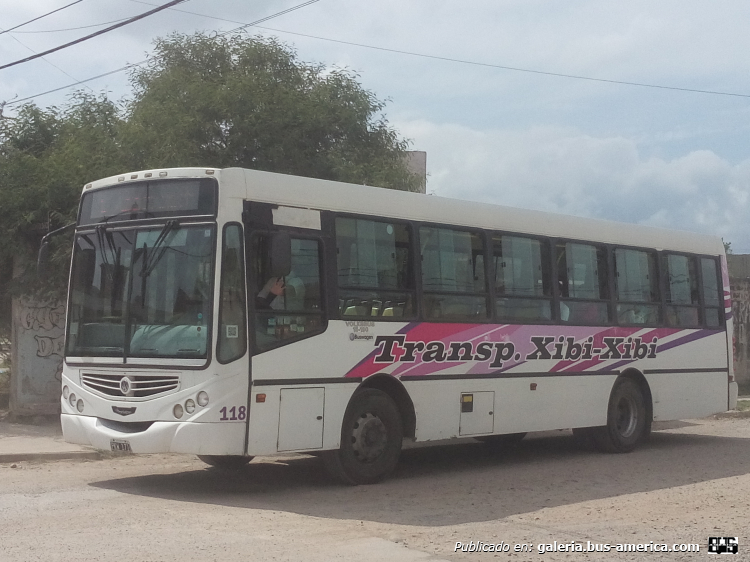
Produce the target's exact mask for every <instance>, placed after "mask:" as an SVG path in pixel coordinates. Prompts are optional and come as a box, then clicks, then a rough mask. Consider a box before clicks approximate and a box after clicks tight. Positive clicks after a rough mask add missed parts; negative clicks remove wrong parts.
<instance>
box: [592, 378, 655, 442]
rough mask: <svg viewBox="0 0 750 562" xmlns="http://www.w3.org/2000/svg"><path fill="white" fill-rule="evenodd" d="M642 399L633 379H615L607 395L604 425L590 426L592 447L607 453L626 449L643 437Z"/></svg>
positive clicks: (645, 426) (644, 405)
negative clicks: (607, 402) (593, 445)
mask: <svg viewBox="0 0 750 562" xmlns="http://www.w3.org/2000/svg"><path fill="white" fill-rule="evenodd" d="M648 425H649V424H648V420H646V401H645V399H644V397H643V393H642V392H641V389H640V388H639V387H638V384H636V382H635V381H633V380H632V379H628V378H622V379H620V380H618V381H616V382H615V386H614V388H613V389H612V393H611V395H610V397H609V407H608V409H607V425H605V426H603V427H596V428H592V433H591V437H592V438H593V441H594V444H595V445H596V447H597V448H598V449H599V450H601V451H604V452H607V453H629V452H630V451H632V450H633V449H635V447H636V445H638V443H639V442H640V441H641V440H642V439H643V438H644V437H645V435H646V433H647V427H648Z"/></svg>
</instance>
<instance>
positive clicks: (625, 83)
mask: <svg viewBox="0 0 750 562" xmlns="http://www.w3.org/2000/svg"><path fill="white" fill-rule="evenodd" d="M131 1H132V2H138V3H140V4H149V3H148V2H143V1H141V0H131ZM317 1H318V0H310V1H309V2H305V3H303V4H300V5H298V6H295V7H292V8H289V9H287V10H284V11H282V12H279V13H277V14H273V15H271V16H268V17H266V18H262V19H260V20H257V21H255V22H251V23H247V24H242V25H241V27H239V28H236V29H234V30H230V31H228V32H225V33H222V34H221V35H226V34H228V33H232V32H234V31H238V30H240V29H244V28H246V27H258V29H263V30H267V31H272V32H274V33H285V34H288V35H295V36H298V37H306V38H308V39H317V40H319V41H328V42H331V43H339V44H343V45H350V46H354V47H361V48H365V49H373V50H378V51H384V52H390V53H395V54H402V55H409V56H414V57H422V58H428V59H433V60H442V61H446V62H454V63H459V64H467V65H473V66H481V67H488V68H496V69H500V70H510V71H514V72H525V73H530V74H539V75H543V76H553V77H557V78H569V79H578V80H587V81H592V82H603V83H607V84H618V85H622V86H633V87H641V88H655V89H663V90H673V91H679V92H687V93H696V94H709V95H717V96H731V97H740V98H750V94H739V93H736V92H723V91H718V90H701V89H697V88H682V87H678V86H664V85H660V84H648V83H644V82H628V81H624V80H611V79H606V78H595V77H590V76H579V75H575V74H564V73H559V72H547V71H542V70H534V69H528V68H521V67H513V66H506V65H499V64H491V63H483V62H477V61H469V60H464V59H457V58H451V57H443V56H438V55H429V54H425V53H416V52H411V51H403V50H399V49H390V48H387V47H378V46H375V45H365V44H363V43H354V42H351V41H343V40H340V39H331V38H329V37H320V36H317V35H310V34H305V33H297V32H294V31H286V30H283V29H274V28H272V27H264V26H261V25H257V24H258V23H262V22H264V21H267V20H269V19H271V18H275V17H278V16H280V15H283V14H286V13H288V12H290V11H292V10H296V9H299V8H302V7H304V6H307V5H309V4H312V3H314V2H317ZM149 5H153V4H149ZM172 10H173V11H176V12H182V13H186V14H191V15H194V16H199V17H204V18H210V19H215V20H219V21H225V22H229V23H237V24H241V23H242V22H238V21H234V20H229V19H225V18H219V17H216V16H211V15H208V14H200V13H197V12H190V11H187V10H181V9H178V8H172ZM145 62H147V61H141V62H137V63H132V64H128V65H125V66H123V67H121V68H118V69H116V70H112V71H109V72H105V73H104V74H99V75H97V76H92V77H91V78H86V79H85V80H80V81H78V82H75V83H73V84H68V85H67V86H61V87H59V88H55V89H52V90H47V91H45V92H41V93H38V94H34V95H31V96H27V97H25V98H21V99H18V100H13V101H10V102H7V105H15V104H17V103H21V102H23V101H27V100H30V99H33V98H37V97H40V96H44V95H47V94H51V93H54V92H59V91H60V90H65V89H67V88H72V87H75V86H78V85H80V84H84V83H86V82H90V81H92V80H97V79H99V78H103V77H105V76H109V75H111V74H116V73H118V72H122V71H124V70H127V69H129V68H132V67H135V66H139V65H141V64H144V63H145Z"/></svg>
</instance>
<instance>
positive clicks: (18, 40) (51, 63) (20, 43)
mask: <svg viewBox="0 0 750 562" xmlns="http://www.w3.org/2000/svg"><path fill="white" fill-rule="evenodd" d="M11 38H12V39H13V40H14V41H16V42H17V43H18V44H19V45H21V46H22V47H24V48H25V49H28V50H29V51H31V52H32V53H36V51H35V50H34V49H32V48H31V47H29V46H28V45H25V44H24V43H22V42H21V40H20V39H18V37H13V36H12V35H11ZM42 60H43V61H44V62H46V63H47V64H49V65H50V66H54V67H55V68H56V69H57V70H59V71H60V72H62V73H63V74H64V75H65V76H67V77H68V78H70V79H71V80H75V78H74V77H72V76H71V75H70V74H68V73H67V72H65V71H64V70H63V69H62V68H60V67H59V66H57V65H56V64H54V63H53V62H51V61H49V60H47V59H46V58H44V57H42ZM86 87H87V88H89V87H88V86H86ZM89 90H91V88H89ZM91 91H92V92H93V90H91Z"/></svg>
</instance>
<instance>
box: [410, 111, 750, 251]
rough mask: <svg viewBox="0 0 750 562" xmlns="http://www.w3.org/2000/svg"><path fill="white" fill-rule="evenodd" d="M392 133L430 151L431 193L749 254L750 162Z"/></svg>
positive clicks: (624, 146)
mask: <svg viewBox="0 0 750 562" xmlns="http://www.w3.org/2000/svg"><path fill="white" fill-rule="evenodd" d="M395 124H396V126H397V127H398V128H399V130H400V131H402V133H404V134H405V135H406V136H407V137H410V138H412V139H414V148H415V149H419V150H426V151H427V169H428V173H429V174H430V176H429V178H428V183H427V190H428V192H432V191H434V192H435V193H436V194H437V195H442V196H446V197H456V198H460V199H471V200H475V201H484V202H489V203H496V204H502V205H509V206H515V207H524V208H532V209H541V210H546V211H553V212H560V213H566V214H572V215H578V216H587V217H597V218H603V219H610V220H618V221H624V222H633V223H640V224H650V225H655V226H662V227H667V228H676V229H681V230H691V231H696V232H703V233H709V234H714V235H719V236H723V237H724V238H725V239H726V240H728V241H731V242H733V245H734V247H735V248H736V249H737V250H750V221H747V220H746V219H745V217H747V216H748V214H750V197H749V194H750V160H746V161H743V162H740V163H739V164H731V163H730V162H728V161H726V160H725V159H722V158H721V157H719V156H717V155H716V154H714V153H713V152H711V151H708V150H696V151H693V152H690V153H689V154H686V155H684V156H682V157H679V158H674V159H672V160H665V159H662V158H657V157H645V156H644V155H643V154H642V151H641V150H640V148H639V144H638V143H637V141H635V140H633V139H628V138H624V137H602V138H597V137H593V136H590V135H586V134H583V133H581V132H579V131H576V130H574V129H563V128H552V127H546V128H545V127H538V128H532V129H526V130H494V131H479V130H473V129H470V128H467V127H464V126H461V125H437V124H433V123H429V122H426V121H403V122H397V123H395Z"/></svg>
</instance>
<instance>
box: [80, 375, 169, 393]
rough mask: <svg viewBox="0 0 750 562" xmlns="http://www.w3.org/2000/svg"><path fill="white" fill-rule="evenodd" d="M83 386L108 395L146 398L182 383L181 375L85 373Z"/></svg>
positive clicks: (82, 377) (82, 376) (82, 379)
mask: <svg viewBox="0 0 750 562" xmlns="http://www.w3.org/2000/svg"><path fill="white" fill-rule="evenodd" d="M81 382H82V383H83V386H85V387H87V388H90V389H91V390H94V391H96V392H100V393H101V394H106V395H107V396H116V397H118V398H122V397H123V396H126V397H132V398H145V397H148V396H156V395H158V394H164V393H166V392H170V391H172V390H176V389H177V387H178V386H179V385H180V376H179V375H165V374H163V373H158V374H143V373H141V374H138V375H135V374H128V375H125V374H122V373H106V374H102V373H83V374H82V375H81Z"/></svg>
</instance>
